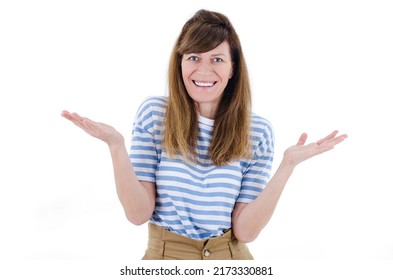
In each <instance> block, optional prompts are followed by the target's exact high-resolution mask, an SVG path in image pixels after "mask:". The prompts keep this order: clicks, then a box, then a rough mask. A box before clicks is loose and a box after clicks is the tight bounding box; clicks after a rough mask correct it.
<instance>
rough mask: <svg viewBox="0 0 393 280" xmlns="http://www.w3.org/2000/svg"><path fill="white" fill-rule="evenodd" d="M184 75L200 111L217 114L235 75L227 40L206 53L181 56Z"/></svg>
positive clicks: (207, 116)
mask: <svg viewBox="0 0 393 280" xmlns="http://www.w3.org/2000/svg"><path fill="white" fill-rule="evenodd" d="M181 66H182V77H183V82H184V85H185V87H186V89H187V92H188V94H189V95H190V97H191V98H192V99H193V100H194V101H195V102H196V103H197V108H198V110H199V113H200V114H201V115H202V116H204V117H206V118H214V117H215V112H216V110H217V107H218V104H219V102H220V100H221V96H222V93H223V91H224V89H225V87H226V86H227V84H228V80H229V79H230V78H231V77H232V59H231V55H230V49H229V44H228V42H226V41H224V42H223V43H221V44H220V45H218V46H217V47H216V48H215V49H212V50H210V51H208V52H205V53H188V54H184V55H183V58H182V63H181Z"/></svg>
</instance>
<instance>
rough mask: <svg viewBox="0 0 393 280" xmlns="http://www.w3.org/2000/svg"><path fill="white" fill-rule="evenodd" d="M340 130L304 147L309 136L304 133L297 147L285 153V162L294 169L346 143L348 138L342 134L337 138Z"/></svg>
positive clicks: (292, 147)
mask: <svg viewBox="0 0 393 280" xmlns="http://www.w3.org/2000/svg"><path fill="white" fill-rule="evenodd" d="M337 134H338V130H335V131H333V132H332V133H330V134H329V135H328V136H326V137H325V138H322V139H321V140H319V141H317V142H313V143H310V144H307V145H304V144H305V143H306V140H307V134H306V133H303V134H302V135H301V136H300V138H299V141H298V142H297V144H296V145H294V146H291V147H289V148H288V149H287V150H286V151H285V152H284V158H283V162H286V163H288V164H289V165H290V166H292V167H293V168H294V167H295V166H297V165H298V164H299V163H301V162H303V161H305V160H307V159H309V158H312V157H313V156H316V155H319V154H322V153H324V152H327V151H329V150H331V149H333V148H334V146H336V145H337V144H339V143H341V142H342V141H344V139H345V138H347V137H348V136H347V135H346V134H342V135H339V136H337Z"/></svg>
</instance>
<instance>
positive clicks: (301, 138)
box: [296, 133, 307, 146]
mask: <svg viewBox="0 0 393 280" xmlns="http://www.w3.org/2000/svg"><path fill="white" fill-rule="evenodd" d="M306 140H307V133H302V135H300V138H299V140H298V141H297V144H296V145H300V146H303V145H304V143H306Z"/></svg>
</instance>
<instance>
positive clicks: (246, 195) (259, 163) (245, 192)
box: [236, 119, 274, 203]
mask: <svg viewBox="0 0 393 280" xmlns="http://www.w3.org/2000/svg"><path fill="white" fill-rule="evenodd" d="M252 130H253V139H254V142H256V143H255V145H254V153H253V157H252V159H251V160H250V161H248V162H244V163H243V167H244V172H243V178H242V184H241V188H240V193H239V196H238V198H237V201H236V202H243V203H250V202H251V201H253V200H254V199H256V198H257V196H258V195H259V194H260V193H261V192H262V190H263V189H264V188H265V186H266V184H267V182H268V181H269V179H270V175H271V169H272V164H273V157H274V132H273V128H272V126H271V124H270V123H269V122H268V121H267V120H265V119H262V120H260V121H258V122H256V124H254V125H253V126H252ZM256 139H257V141H255V140H256Z"/></svg>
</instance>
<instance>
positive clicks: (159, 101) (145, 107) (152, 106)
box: [137, 96, 168, 117]
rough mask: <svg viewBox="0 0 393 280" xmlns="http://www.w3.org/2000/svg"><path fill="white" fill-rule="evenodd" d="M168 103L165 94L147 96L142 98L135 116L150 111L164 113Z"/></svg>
mask: <svg viewBox="0 0 393 280" xmlns="http://www.w3.org/2000/svg"><path fill="white" fill-rule="evenodd" d="M167 104H168V97H166V96H149V97H147V98H145V99H144V100H143V102H142V103H141V105H140V106H139V109H138V113H137V117H139V116H141V115H145V114H147V113H152V112H160V113H161V114H164V113H165V111H166V107H167Z"/></svg>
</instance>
